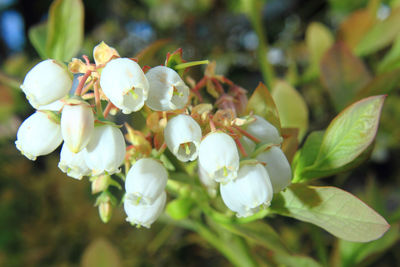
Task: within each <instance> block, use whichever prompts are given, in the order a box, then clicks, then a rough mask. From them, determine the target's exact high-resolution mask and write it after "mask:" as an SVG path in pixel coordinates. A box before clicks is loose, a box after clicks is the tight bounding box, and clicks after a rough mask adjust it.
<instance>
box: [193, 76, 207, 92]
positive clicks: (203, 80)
mask: <svg viewBox="0 0 400 267" xmlns="http://www.w3.org/2000/svg"><path fill="white" fill-rule="evenodd" d="M206 81H207V77H206V76H204V77H203V78H202V79H201V80H200V81H199V82H198V83H197V84H196V85H195V86H194V87H193V91H199V90H200V89H201V88H203V87H204V86H205V85H206Z"/></svg>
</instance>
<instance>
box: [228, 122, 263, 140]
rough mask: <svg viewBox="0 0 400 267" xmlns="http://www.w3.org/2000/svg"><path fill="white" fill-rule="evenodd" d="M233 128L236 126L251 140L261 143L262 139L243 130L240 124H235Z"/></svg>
mask: <svg viewBox="0 0 400 267" xmlns="http://www.w3.org/2000/svg"><path fill="white" fill-rule="evenodd" d="M233 128H235V129H236V130H238V131H239V132H240V133H241V134H243V135H244V136H246V137H248V138H249V139H250V140H252V141H254V142H256V143H260V142H261V140H260V139H258V138H257V137H255V136H253V135H251V134H249V133H248V132H247V131H245V130H243V129H242V128H240V127H239V126H236V125H233Z"/></svg>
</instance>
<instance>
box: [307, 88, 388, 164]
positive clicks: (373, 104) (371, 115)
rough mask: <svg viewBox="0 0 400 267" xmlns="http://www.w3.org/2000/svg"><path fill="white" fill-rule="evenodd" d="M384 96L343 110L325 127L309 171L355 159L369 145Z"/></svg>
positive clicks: (370, 98)
mask: <svg viewBox="0 0 400 267" xmlns="http://www.w3.org/2000/svg"><path fill="white" fill-rule="evenodd" d="M384 100H385V96H383V95H380V96H372V97H368V98H365V99H363V100H360V101H358V102H356V103H354V104H352V105H351V106H349V107H347V108H346V109H345V110H343V111H342V112H341V113H340V114H339V115H338V116H336V118H335V119H333V120H332V122H331V123H330V124H329V126H328V128H327V129H326V132H325V134H324V138H323V140H322V144H321V147H320V150H319V153H318V155H317V158H316V160H315V162H314V164H313V165H312V166H310V168H312V169H318V170H330V169H333V168H339V167H342V166H344V165H346V164H348V163H350V162H351V161H353V160H354V159H355V158H357V157H358V156H359V155H360V154H361V153H362V152H363V151H365V150H366V148H368V146H369V145H370V144H371V143H372V142H373V140H374V138H375V135H376V132H377V130H378V124H379V118H380V114H381V109H382V106H383V102H384Z"/></svg>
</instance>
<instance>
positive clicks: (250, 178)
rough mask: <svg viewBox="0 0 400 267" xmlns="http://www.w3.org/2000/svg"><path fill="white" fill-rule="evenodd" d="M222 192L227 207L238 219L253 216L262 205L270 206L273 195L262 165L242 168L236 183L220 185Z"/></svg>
mask: <svg viewBox="0 0 400 267" xmlns="http://www.w3.org/2000/svg"><path fill="white" fill-rule="evenodd" d="M220 192H221V197H222V200H223V201H224V203H225V205H226V206H227V207H228V208H229V209H230V210H232V211H234V212H236V213H237V216H238V217H247V216H251V215H253V214H254V213H256V212H257V211H258V210H259V207H260V206H261V205H263V206H269V205H270V203H271V200H272V195H273V192H272V186H271V182H270V180H269V176H268V173H267V171H266V170H265V168H264V167H263V166H262V165H261V164H256V165H244V166H242V167H241V168H240V169H239V173H238V176H237V178H236V179H235V180H234V181H231V182H229V183H227V184H220Z"/></svg>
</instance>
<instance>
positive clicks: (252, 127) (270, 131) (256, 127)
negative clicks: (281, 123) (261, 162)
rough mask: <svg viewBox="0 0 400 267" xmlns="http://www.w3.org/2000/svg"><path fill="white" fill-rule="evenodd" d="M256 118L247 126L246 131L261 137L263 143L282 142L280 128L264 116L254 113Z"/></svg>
mask: <svg viewBox="0 0 400 267" xmlns="http://www.w3.org/2000/svg"><path fill="white" fill-rule="evenodd" d="M254 117H255V118H256V120H255V121H254V122H252V123H250V124H249V125H248V126H247V127H246V131H247V132H248V133H249V134H251V135H253V136H254V137H256V138H258V139H260V141H261V142H262V143H271V144H276V145H278V144H280V143H281V142H282V138H281V137H280V135H279V132H278V130H277V129H276V128H275V126H273V125H272V124H271V123H269V122H268V121H267V120H265V119H264V118H262V117H260V116H258V115H254Z"/></svg>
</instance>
